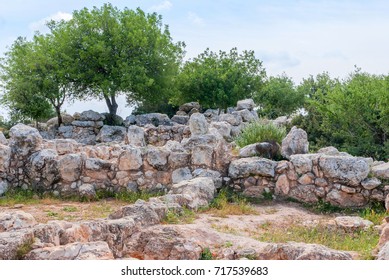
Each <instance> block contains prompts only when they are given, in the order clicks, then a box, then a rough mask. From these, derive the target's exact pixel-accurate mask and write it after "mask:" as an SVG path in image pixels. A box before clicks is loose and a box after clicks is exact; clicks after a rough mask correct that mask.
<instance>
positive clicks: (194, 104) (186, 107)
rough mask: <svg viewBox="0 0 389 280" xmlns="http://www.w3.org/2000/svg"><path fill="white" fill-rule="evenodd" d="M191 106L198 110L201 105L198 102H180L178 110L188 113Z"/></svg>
mask: <svg viewBox="0 0 389 280" xmlns="http://www.w3.org/2000/svg"><path fill="white" fill-rule="evenodd" d="M193 108H195V109H197V110H200V108H201V106H200V104H199V103H198V102H189V103H185V104H182V105H181V106H180V107H179V110H180V111H184V112H186V113H189V112H190V111H191V110H192V109H193Z"/></svg>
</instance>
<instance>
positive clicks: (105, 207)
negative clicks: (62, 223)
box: [82, 201, 113, 220]
mask: <svg viewBox="0 0 389 280" xmlns="http://www.w3.org/2000/svg"><path fill="white" fill-rule="evenodd" d="M112 211H113V210H112V208H111V206H110V205H109V204H107V203H105V202H104V201H102V202H99V203H98V204H94V205H92V206H91V207H88V209H87V210H86V211H83V213H82V219H83V220H88V219H101V218H106V217H108V216H109V214H111V213H112Z"/></svg>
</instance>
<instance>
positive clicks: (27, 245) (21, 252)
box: [16, 239, 34, 260]
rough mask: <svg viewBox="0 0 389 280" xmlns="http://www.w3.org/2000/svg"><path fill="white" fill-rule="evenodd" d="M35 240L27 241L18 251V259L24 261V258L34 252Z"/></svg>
mask: <svg viewBox="0 0 389 280" xmlns="http://www.w3.org/2000/svg"><path fill="white" fill-rule="evenodd" d="M33 243H34V240H33V239H29V240H27V241H26V242H25V243H23V244H22V245H21V246H20V247H19V248H18V249H17V251H16V259H17V260H23V259H24V257H25V256H26V255H27V254H28V253H29V252H30V251H31V250H32V244H33Z"/></svg>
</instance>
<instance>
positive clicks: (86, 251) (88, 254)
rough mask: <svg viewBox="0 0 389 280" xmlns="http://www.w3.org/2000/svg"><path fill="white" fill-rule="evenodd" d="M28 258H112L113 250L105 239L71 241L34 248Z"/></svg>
mask: <svg viewBox="0 0 389 280" xmlns="http://www.w3.org/2000/svg"><path fill="white" fill-rule="evenodd" d="M26 259H28V260H112V259H114V257H113V254H112V251H111V250H110V249H109V247H108V244H107V243H106V242H103V241H96V242H88V243H79V242H77V243H71V244H67V245H63V246H56V247H46V248H41V249H35V250H32V251H31V252H30V253H28V254H27V256H26Z"/></svg>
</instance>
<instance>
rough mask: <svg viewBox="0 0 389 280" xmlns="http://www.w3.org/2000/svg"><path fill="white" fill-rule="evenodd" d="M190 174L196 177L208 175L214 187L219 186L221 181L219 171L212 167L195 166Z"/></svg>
mask: <svg viewBox="0 0 389 280" xmlns="http://www.w3.org/2000/svg"><path fill="white" fill-rule="evenodd" d="M192 175H193V177H194V178H197V177H208V178H211V179H212V180H213V183H214V184H215V187H216V188H221V187H222V183H223V178H222V175H221V173H220V172H219V171H216V170H212V169H204V168H197V169H195V170H193V172H192Z"/></svg>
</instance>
